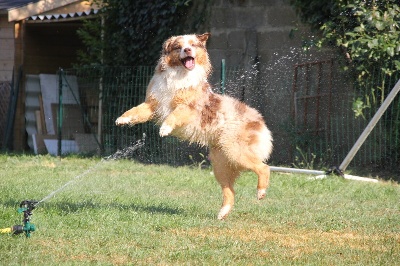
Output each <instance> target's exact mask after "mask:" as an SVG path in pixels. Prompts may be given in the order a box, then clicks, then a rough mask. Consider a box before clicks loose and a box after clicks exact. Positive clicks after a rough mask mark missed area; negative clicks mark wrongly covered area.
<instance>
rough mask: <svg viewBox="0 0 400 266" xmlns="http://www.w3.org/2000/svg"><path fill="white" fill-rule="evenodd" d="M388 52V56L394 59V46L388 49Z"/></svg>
mask: <svg viewBox="0 0 400 266" xmlns="http://www.w3.org/2000/svg"><path fill="white" fill-rule="evenodd" d="M386 52H387V53H388V55H389V56H390V57H393V56H394V47H392V46H389V47H387V48H386Z"/></svg>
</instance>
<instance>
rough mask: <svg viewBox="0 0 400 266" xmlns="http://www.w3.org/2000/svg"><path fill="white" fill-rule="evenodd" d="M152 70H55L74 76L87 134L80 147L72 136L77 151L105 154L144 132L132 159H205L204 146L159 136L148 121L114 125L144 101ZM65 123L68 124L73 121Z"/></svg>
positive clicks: (169, 161) (65, 76) (187, 161)
mask: <svg viewBox="0 0 400 266" xmlns="http://www.w3.org/2000/svg"><path fill="white" fill-rule="evenodd" d="M153 69H154V68H153V67H147V66H138V67H110V68H103V67H100V68H96V67H90V68H80V69H69V70H65V71H60V72H59V73H58V75H59V77H61V78H62V79H68V77H77V79H76V82H77V84H76V86H77V87H78V88H79V89H78V91H79V93H78V95H79V99H78V100H76V102H77V104H78V105H80V106H81V108H80V109H81V114H82V119H83V121H84V132H83V133H84V135H86V136H87V137H86V138H85V140H84V141H83V142H84V143H83V144H89V145H90V147H88V148H85V149H82V148H81V146H82V144H79V142H82V141H81V140H79V139H75V141H76V142H77V143H78V144H77V145H78V146H79V147H78V152H79V153H82V152H85V151H86V153H88V152H89V153H100V154H102V155H109V154H112V153H114V152H115V151H116V150H118V149H123V148H125V147H129V146H130V145H134V144H135V142H137V141H138V140H141V139H142V138H143V135H145V144H144V146H143V147H141V148H140V149H137V150H136V151H135V152H134V153H133V154H130V156H131V157H132V158H135V159H137V160H139V161H142V162H146V163H166V164H172V165H183V164H195V163H196V164H197V163H201V162H202V161H203V160H205V156H204V154H205V151H204V148H201V147H198V146H197V145H189V144H187V143H185V142H181V141H179V140H178V139H176V138H174V137H165V138H161V137H159V127H158V126H157V125H155V124H154V123H152V122H148V123H144V124H139V125H135V126H133V127H117V126H115V120H116V118H118V117H119V116H120V115H121V114H122V113H124V112H125V111H126V110H128V109H130V108H132V107H133V106H136V105H138V104H140V103H141V102H143V101H144V99H145V93H146V88H147V85H148V83H149V80H150V78H151V77H152V75H153ZM70 87H74V86H63V91H67V90H70ZM63 95H65V93H63ZM66 100H67V98H66V96H63V101H66ZM64 106H65V105H64ZM64 109H65V108H64ZM63 116H64V118H63V120H64V123H63V124H64V125H63V127H68V125H66V124H65V123H68V122H66V118H67V116H68V113H66V112H64V114H63ZM69 123H70V124H72V123H73V121H71V122H69ZM63 134H64V133H62V135H63ZM89 135H91V136H92V141H91V142H90V141H88V139H90V136H89ZM94 147H95V149H94Z"/></svg>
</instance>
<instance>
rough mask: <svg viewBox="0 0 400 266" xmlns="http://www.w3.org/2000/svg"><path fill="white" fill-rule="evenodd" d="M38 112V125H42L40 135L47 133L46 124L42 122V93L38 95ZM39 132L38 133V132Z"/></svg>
mask: <svg viewBox="0 0 400 266" xmlns="http://www.w3.org/2000/svg"><path fill="white" fill-rule="evenodd" d="M39 111H40V123H41V124H42V131H41V132H42V134H45V133H47V129H46V122H45V121H44V107H43V98H42V93H39ZM38 132H39V131H38Z"/></svg>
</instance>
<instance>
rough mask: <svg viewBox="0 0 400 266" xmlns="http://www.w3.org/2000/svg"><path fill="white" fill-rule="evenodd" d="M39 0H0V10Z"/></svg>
mask: <svg viewBox="0 0 400 266" xmlns="http://www.w3.org/2000/svg"><path fill="white" fill-rule="evenodd" d="M39 1H40V0H0V10H6V9H11V8H16V7H21V6H25V5H27V4H30V3H36V2H39Z"/></svg>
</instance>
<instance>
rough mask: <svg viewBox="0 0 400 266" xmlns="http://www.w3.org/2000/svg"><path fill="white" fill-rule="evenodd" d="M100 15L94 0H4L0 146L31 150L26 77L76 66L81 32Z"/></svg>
mask: <svg viewBox="0 0 400 266" xmlns="http://www.w3.org/2000/svg"><path fill="white" fill-rule="evenodd" d="M96 14H97V9H96V8H95V7H94V6H93V5H92V4H91V1H82V0H78V1H77V0H0V147H3V148H4V147H6V148H8V149H12V150H15V151H23V150H26V149H28V146H27V133H26V118H25V108H26V105H25V101H26V80H27V77H29V76H32V75H39V74H56V72H57V70H58V69H59V68H60V67H62V68H70V67H72V65H73V64H74V63H76V62H77V51H78V50H80V49H84V46H83V44H82V42H81V40H80V39H79V38H78V36H77V33H76V32H77V29H78V28H79V27H81V25H82V23H83V19H87V18H90V17H93V16H95V15H96ZM54 93H57V91H55V92H54ZM10 94H17V95H16V96H17V97H16V98H15V100H16V101H15V103H14V106H12V105H13V103H12V100H11V101H10V99H11V98H12V97H10ZM11 96H12V95H11ZM14 107H15V108H14ZM10 109H13V111H12V112H11V113H12V117H11V118H10Z"/></svg>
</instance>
